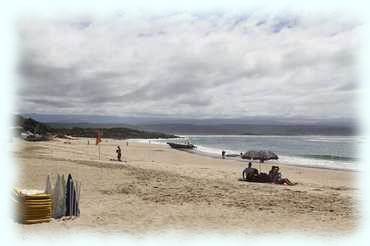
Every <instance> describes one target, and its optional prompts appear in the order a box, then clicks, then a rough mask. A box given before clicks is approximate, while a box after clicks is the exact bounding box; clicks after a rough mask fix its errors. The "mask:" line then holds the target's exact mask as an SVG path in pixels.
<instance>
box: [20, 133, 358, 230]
mask: <svg viewBox="0 0 370 246" xmlns="http://www.w3.org/2000/svg"><path fill="white" fill-rule="evenodd" d="M89 141H90V145H88V144H87V142H88V139H83V138H81V139H77V140H65V139H55V140H53V141H46V142H25V141H21V140H18V141H17V142H16V143H13V144H15V145H16V148H15V151H14V153H13V156H14V160H15V161H14V165H16V168H17V170H18V172H19V176H18V179H17V180H16V184H15V186H16V187H19V188H28V189H44V186H45V180H46V176H47V175H51V177H52V178H53V181H54V180H55V178H56V175H57V174H58V173H59V174H65V175H68V174H69V173H71V174H72V176H73V177H74V178H75V179H77V180H79V181H81V183H82V193H81V204H80V208H81V216H80V217H79V218H76V219H74V220H53V221H52V222H50V223H42V224H35V225H21V224H17V227H19V229H20V230H22V231H24V232H30V233H31V232H35V231H47V232H50V231H52V232H61V231H62V232H63V231H64V230H66V231H68V230H69V231H71V230H73V231H76V230H77V231H87V232H103V233H109V232H113V233H122V232H125V233H130V234H142V233H150V232H164V231H168V230H179V231H188V232H216V233H221V232H241V233H247V234H251V233H259V234H266V233H278V232H304V233H306V232H308V233H315V234H316V235H318V234H319V235H333V234H341V235H343V234H349V233H352V232H354V231H355V230H356V228H357V225H358V224H359V211H358V210H359V206H358V205H359V204H358V193H359V191H358V189H357V186H356V172H351V171H344V170H328V169H318V168H306V167H297V166H288V165H280V169H281V172H282V174H283V176H284V177H288V178H289V179H290V180H292V181H295V182H298V184H297V185H296V186H284V185H273V184H260V183H248V182H241V181H238V179H239V178H240V177H241V171H242V170H243V169H244V168H245V167H246V165H247V163H243V162H240V161H235V160H227V159H226V160H222V159H215V158H211V157H207V156H200V155H196V154H192V153H188V152H184V151H178V150H174V149H171V148H170V147H168V146H166V145H155V144H140V143H129V144H128V146H126V141H123V140H122V141H119V140H110V139H104V140H103V142H102V143H101V145H100V148H101V156H100V160H99V154H98V147H97V146H96V145H95V144H94V143H95V140H94V139H90V140H89ZM67 142H70V144H69V143H67ZM117 145H120V146H121V148H122V150H123V159H124V161H123V162H118V161H112V160H110V159H112V158H115V157H116V156H115V148H116V146H117ZM270 167H271V164H269V163H268V162H266V163H264V164H262V171H264V172H268V170H269V169H270Z"/></svg>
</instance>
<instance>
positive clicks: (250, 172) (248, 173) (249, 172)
mask: <svg viewBox="0 0 370 246" xmlns="http://www.w3.org/2000/svg"><path fill="white" fill-rule="evenodd" d="M242 175H243V180H246V181H256V177H257V176H258V170H257V169H255V168H253V167H252V162H249V163H248V167H247V168H246V169H244V170H243V173H242Z"/></svg>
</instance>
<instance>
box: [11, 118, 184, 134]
mask: <svg viewBox="0 0 370 246" xmlns="http://www.w3.org/2000/svg"><path fill="white" fill-rule="evenodd" d="M16 122H17V124H18V125H19V126H21V127H22V128H23V129H24V130H25V131H30V132H32V133H34V134H36V133H37V134H42V135H57V136H60V137H63V136H64V135H69V136H72V137H89V138H95V137H96V135H97V132H98V131H99V132H101V134H102V137H104V138H113V139H128V138H177V137H178V136H175V135H171V134H165V133H160V132H148V131H143V130H138V129H131V128H126V127H113V128H104V129H102V128H100V127H71V128H65V127H62V126H61V127H59V128H56V127H53V126H50V125H49V124H45V123H41V122H38V121H36V120H34V119H32V118H25V117H23V116H20V115H17V116H16Z"/></svg>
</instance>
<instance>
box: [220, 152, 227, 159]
mask: <svg viewBox="0 0 370 246" xmlns="http://www.w3.org/2000/svg"><path fill="white" fill-rule="evenodd" d="M225 154H226V152H225V150H223V151H222V152H221V155H222V159H225Z"/></svg>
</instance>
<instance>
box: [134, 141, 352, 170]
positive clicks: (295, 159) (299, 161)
mask: <svg viewBox="0 0 370 246" xmlns="http://www.w3.org/2000/svg"><path fill="white" fill-rule="evenodd" d="M184 137H185V139H184ZM194 137H201V138H214V137H227V138H234V137H235V138H240V137H243V138H244V137H246V136H240V135H233V136H229V135H218V136H215V135H209V136H204V135H201V136H200V135H187V136H183V137H182V138H178V139H170V140H169V139H130V140H129V142H137V143H146V144H149V143H150V144H161V145H165V144H166V143H167V142H179V143H181V142H184V140H186V139H187V138H189V139H191V138H194ZM255 137H256V136H255ZM257 137H260V136H257ZM270 137H271V136H270ZM274 137H275V136H274ZM276 137H281V138H287V137H289V138H290V137H292V138H297V137H298V136H276ZM302 137H303V136H299V138H301V139H302ZM304 137H305V138H307V139H304V140H306V141H311V140H312V141H318V142H326V141H338V142H344V141H348V142H350V143H352V141H353V142H357V141H359V140H358V138H357V137H353V138H351V137H349V138H347V137H339V136H338V137H332V136H330V137H324V136H304ZM302 140H303V139H302ZM222 150H225V151H226V154H239V153H240V152H239V151H236V150H233V149H228V148H225V149H222V148H217V147H210V146H205V145H199V144H196V148H195V149H194V152H195V153H199V154H205V155H209V156H221V152H222ZM277 154H278V155H279V160H270V161H268V163H271V164H288V165H296V166H308V167H318V168H329V169H330V168H331V169H346V170H358V169H359V167H358V164H357V162H356V161H346V160H330V159H329V160H327V159H322V158H312V157H301V156H290V155H280V154H279V153H277Z"/></svg>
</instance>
